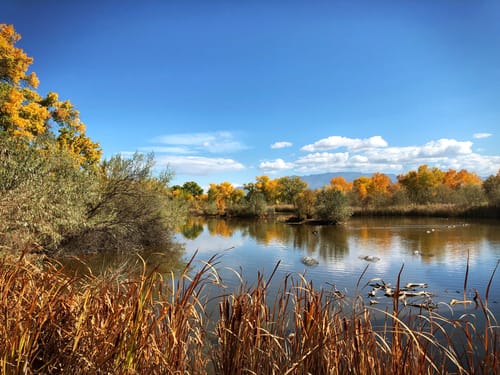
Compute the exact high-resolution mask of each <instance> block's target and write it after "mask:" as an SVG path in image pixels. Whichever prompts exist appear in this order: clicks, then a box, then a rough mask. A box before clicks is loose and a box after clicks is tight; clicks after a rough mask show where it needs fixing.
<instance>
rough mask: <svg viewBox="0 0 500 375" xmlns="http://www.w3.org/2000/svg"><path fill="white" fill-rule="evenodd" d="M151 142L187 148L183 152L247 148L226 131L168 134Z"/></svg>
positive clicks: (230, 150)
mask: <svg viewBox="0 0 500 375" xmlns="http://www.w3.org/2000/svg"><path fill="white" fill-rule="evenodd" d="M151 142H153V143H160V144H164V145H170V146H169V147H182V148H184V149H188V150H189V152H185V153H199V152H204V151H205V152H210V153H228V152H235V151H241V150H245V149H247V147H246V146H245V145H244V144H243V143H241V142H239V141H238V140H236V139H235V136H234V134H233V133H231V132H227V131H219V132H211V133H181V134H168V135H162V136H159V137H155V138H153V139H152V140H151ZM186 146H188V147H186Z"/></svg>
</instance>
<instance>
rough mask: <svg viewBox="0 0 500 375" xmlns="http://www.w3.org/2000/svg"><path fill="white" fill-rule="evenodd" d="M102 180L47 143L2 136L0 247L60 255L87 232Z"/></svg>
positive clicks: (0, 143) (44, 140)
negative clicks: (63, 245) (67, 241)
mask: <svg viewBox="0 0 500 375" xmlns="http://www.w3.org/2000/svg"><path fill="white" fill-rule="evenodd" d="M95 182H96V176H95V173H94V172H93V171H92V170H82V169H80V168H78V167H77V166H76V165H75V163H74V160H73V159H72V158H70V157H69V156H68V155H67V153H65V152H63V151H60V150H59V149H57V148H56V147H54V145H53V144H51V142H47V140H46V139H36V140H35V141H33V142H31V143H29V144H28V143H26V142H22V141H19V140H13V139H10V138H7V137H5V136H3V135H0V245H3V246H7V247H16V248H22V249H35V248H45V249H55V248H56V247H57V246H58V245H59V243H60V241H61V240H62V239H63V238H64V237H65V236H66V235H68V234H69V233H72V232H73V231H75V230H76V229H77V228H80V227H82V226H85V221H86V210H87V202H88V201H90V200H91V199H92V198H93V197H94V196H95V188H96V184H95Z"/></svg>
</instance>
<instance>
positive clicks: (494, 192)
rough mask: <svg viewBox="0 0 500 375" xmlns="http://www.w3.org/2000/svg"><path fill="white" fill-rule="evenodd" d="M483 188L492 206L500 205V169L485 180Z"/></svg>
mask: <svg viewBox="0 0 500 375" xmlns="http://www.w3.org/2000/svg"><path fill="white" fill-rule="evenodd" d="M483 190H484V192H485V194H486V197H487V198H488V203H489V204H490V205H492V206H497V207H500V169H499V170H498V172H497V174H496V175H491V176H489V177H488V178H487V179H486V180H484V181H483Z"/></svg>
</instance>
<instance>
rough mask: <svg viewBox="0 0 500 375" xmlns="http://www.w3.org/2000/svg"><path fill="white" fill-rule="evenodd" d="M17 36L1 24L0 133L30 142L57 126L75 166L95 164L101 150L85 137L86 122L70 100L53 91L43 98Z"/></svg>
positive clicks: (58, 136)
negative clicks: (61, 98) (29, 71)
mask: <svg viewBox="0 0 500 375" xmlns="http://www.w3.org/2000/svg"><path fill="white" fill-rule="evenodd" d="M20 39H21V35H20V34H18V33H17V32H16V31H15V29H14V27H13V26H12V25H6V24H0V133H2V132H3V133H4V134H6V135H7V136H9V137H13V138H17V139H20V140H27V141H31V140H32V139H33V138H35V137H38V136H40V135H43V134H46V133H50V128H51V126H52V125H56V127H57V128H58V132H57V134H55V137H56V142H57V144H58V146H59V147H60V148H61V149H63V150H65V151H67V152H68V153H69V155H70V156H72V158H73V159H74V160H75V162H76V164H77V165H80V166H87V165H97V164H98V162H99V160H100V157H101V153H102V151H101V149H100V147H99V144H98V143H95V142H92V141H91V140H90V138H89V137H87V136H86V134H85V125H84V124H83V122H82V121H81V120H80V116H79V113H78V111H77V110H76V109H75V108H74V106H73V105H72V104H71V102H69V101H67V100H66V101H60V100H59V98H58V95H57V94H56V93H54V92H49V93H48V94H47V95H46V96H45V97H42V96H41V95H40V94H39V93H38V92H37V91H36V89H37V87H38V84H39V80H38V77H37V76H36V74H35V73H34V72H31V73H28V69H29V67H30V65H31V64H32V63H33V58H31V57H29V56H28V55H27V54H26V53H25V52H24V51H23V50H22V49H21V48H18V47H16V43H17V42H18V41H19V40H20Z"/></svg>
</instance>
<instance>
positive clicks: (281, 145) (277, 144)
mask: <svg viewBox="0 0 500 375" xmlns="http://www.w3.org/2000/svg"><path fill="white" fill-rule="evenodd" d="M292 146H293V144H292V143H291V142H286V141H282V142H275V143H273V144H272V145H271V148H285V147H292Z"/></svg>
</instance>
